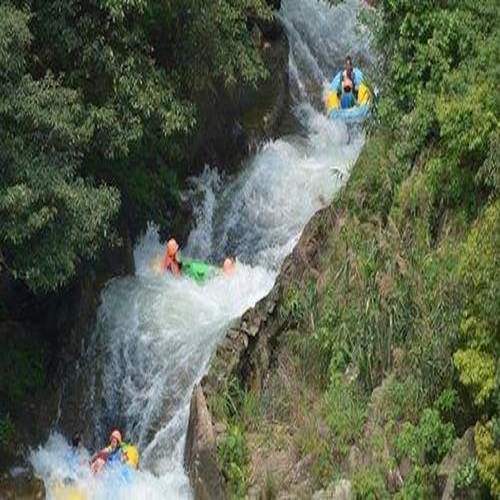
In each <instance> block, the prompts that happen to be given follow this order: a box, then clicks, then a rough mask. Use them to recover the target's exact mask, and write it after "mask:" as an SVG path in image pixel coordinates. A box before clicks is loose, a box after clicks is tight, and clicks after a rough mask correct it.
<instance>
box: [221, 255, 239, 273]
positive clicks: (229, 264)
mask: <svg viewBox="0 0 500 500" xmlns="http://www.w3.org/2000/svg"><path fill="white" fill-rule="evenodd" d="M235 271H236V263H235V261H234V259H232V258H231V257H226V258H225V259H224V264H222V272H223V273H224V274H225V275H226V276H231V275H232V274H234V272H235Z"/></svg>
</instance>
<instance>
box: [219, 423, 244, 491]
mask: <svg viewBox="0 0 500 500" xmlns="http://www.w3.org/2000/svg"><path fill="white" fill-rule="evenodd" d="M217 455H218V458H219V463H220V465H221V468H222V473H223V474H224V476H225V477H226V479H227V481H228V488H229V494H230V497H231V498H243V497H244V496H245V492H246V489H247V477H248V473H247V470H246V469H247V465H248V450H247V447H246V443H245V437H244V435H243V431H242V429H241V428H240V427H239V426H238V425H231V426H230V428H229V431H228V433H227V435H226V436H225V437H224V438H223V439H222V440H221V441H220V443H219V444H218V445H217Z"/></svg>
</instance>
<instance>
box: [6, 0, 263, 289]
mask: <svg viewBox="0 0 500 500" xmlns="http://www.w3.org/2000/svg"><path fill="white" fill-rule="evenodd" d="M270 15H271V10H270V8H269V6H268V4H267V2H266V1H265V0H237V1H234V0H233V1H229V0H217V1H214V2H206V1H204V0H173V1H169V2H154V1H148V0H132V1H130V0H91V1H80V0H69V1H67V0H55V1H49V2H46V1H36V0H30V1H27V2H26V1H15V0H12V1H3V2H1V4H0V122H1V123H2V126H1V128H0V218H1V220H2V224H1V225H0V265H1V266H2V267H6V268H7V269H8V270H9V272H10V273H11V274H12V275H13V276H14V277H15V278H18V279H21V280H23V281H25V282H26V283H27V284H28V285H29V286H30V287H31V289H32V290H34V291H37V292H46V291H50V290H54V289H57V288H58V287H60V286H61V285H64V284H66V283H68V281H69V280H71V278H72V277H73V276H74V275H75V272H76V269H77V267H78V265H79V263H80V262H81V261H82V260H84V259H89V258H93V257H95V256H96V255H97V254H98V253H99V251H100V249H101V248H102V247H103V245H104V244H113V242H115V240H116V231H115V229H116V220H117V214H118V212H119V210H120V203H124V204H126V209H127V211H128V216H129V217H131V218H133V217H134V216H135V218H136V219H138V224H144V222H145V221H147V220H148V219H155V220H157V221H158V222H159V223H161V222H165V220H166V219H167V218H168V216H169V214H171V213H172V209H173V208H175V207H176V201H177V200H176V197H178V184H179V177H182V175H183V169H185V163H186V156H187V154H188V152H189V140H190V137H192V134H193V133H194V132H195V131H196V124H197V118H198V115H197V106H196V105H197V103H198V102H199V101H200V99H201V97H200V96H201V95H202V94H203V93H205V94H208V95H210V93H212V94H213V93H214V89H216V88H217V87H222V88H224V87H225V88H229V87H231V86H234V85H235V84H236V83H237V82H238V83H241V82H244V83H247V84H255V83H256V82H257V81H258V80H259V79H260V78H262V77H263V76H264V74H265V68H264V66H263V64H262V61H261V58H260V55H259V52H258V50H257V48H256V47H255V46H254V44H253V43H252V39H251V35H250V31H249V26H251V22H252V21H253V20H255V19H268V18H269V16H270Z"/></svg>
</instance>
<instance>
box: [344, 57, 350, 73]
mask: <svg viewBox="0 0 500 500" xmlns="http://www.w3.org/2000/svg"><path fill="white" fill-rule="evenodd" d="M344 65H345V69H346V70H347V71H352V58H351V56H347V57H346V58H345V62H344Z"/></svg>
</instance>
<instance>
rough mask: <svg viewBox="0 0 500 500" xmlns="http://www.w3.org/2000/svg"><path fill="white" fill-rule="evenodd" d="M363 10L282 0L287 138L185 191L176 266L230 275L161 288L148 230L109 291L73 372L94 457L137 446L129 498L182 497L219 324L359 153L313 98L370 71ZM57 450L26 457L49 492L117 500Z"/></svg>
mask: <svg viewBox="0 0 500 500" xmlns="http://www.w3.org/2000/svg"><path fill="white" fill-rule="evenodd" d="M359 9H360V2H357V1H354V0H349V1H347V2H344V3H342V4H341V5H339V6H337V7H331V6H330V4H328V3H327V2H323V1H317V0H283V2H282V7H281V10H280V12H279V17H280V19H281V21H282V23H283V25H284V26H285V29H286V32H287V35H288V39H289V44H290V56H289V69H288V70H289V76H290V87H291V92H292V102H293V113H294V115H295V117H296V123H297V127H296V129H297V130H296V133H295V134H293V135H288V136H284V137H281V138H278V139H276V140H274V141H271V142H269V143H267V144H263V145H262V146H261V148H260V149H259V151H258V152H257V153H256V154H255V155H254V156H253V157H251V158H250V159H249V160H248V161H247V162H246V164H245V165H244V166H243V168H242V169H241V173H240V174H239V175H238V176H237V177H236V178H234V179H222V178H221V177H220V176H219V175H218V173H217V170H216V169H215V168H208V167H207V168H206V169H205V171H204V173H203V174H202V175H201V176H200V177H199V178H198V179H196V180H195V181H193V196H194V198H195V199H196V200H199V203H198V205H197V207H196V210H195V224H194V229H193V231H192V232H191V234H190V236H189V239H188V243H187V246H186V248H185V249H183V255H190V256H193V257H197V258H201V259H207V260H211V261H213V262H220V260H221V259H222V258H223V256H224V255H235V256H236V257H237V259H238V267H237V272H236V274H235V275H234V276H232V277H231V278H225V277H222V276H219V277H216V278H214V279H212V280H210V281H208V282H207V283H205V284H204V285H198V284H196V283H194V282H193V281H191V280H189V279H187V278H181V279H174V278H172V277H170V276H157V275H156V274H154V273H153V272H152V271H151V270H150V267H149V262H150V260H151V258H152V257H154V256H155V255H157V254H159V253H162V251H163V247H162V243H161V242H160V241H159V239H158V236H157V233H156V231H155V230H154V227H151V228H150V229H149V230H148V232H147V233H146V235H145V236H144V238H143V239H142V240H141V241H140V242H139V244H138V245H137V247H136V249H135V262H136V274H135V276H130V277H126V278H119V279H114V280H112V281H111V282H110V283H108V285H107V286H106V288H105V290H104V292H103V294H102V305H101V306H100V309H99V312H98V324H97V327H96V330H95V332H94V333H93V335H92V338H91V342H90V345H89V347H88V349H87V352H86V355H85V359H84V360H83V361H82V364H81V367H80V369H81V370H85V371H86V373H87V377H88V381H87V386H88V393H87V394H86V404H85V408H83V409H82V412H84V413H85V415H88V416H89V419H90V424H91V428H92V429H93V438H92V440H91V442H88V443H86V444H87V445H88V446H89V448H92V449H94V447H97V446H98V444H99V443H102V440H103V439H105V438H106V433H107V431H108V430H109V429H110V428H111V427H112V426H113V425H118V426H120V427H122V428H123V429H124V431H125V433H126V438H127V440H128V441H130V442H134V443H137V444H138V446H139V448H140V452H141V470H140V471H139V472H138V474H137V477H136V478H135V480H134V481H133V483H132V484H131V485H128V486H127V487H126V490H124V491H123V496H124V497H126V498H148V499H153V498H158V499H160V498H161V499H164V498H190V497H191V491H190V488H189V481H188V478H187V476H186V474H185V471H184V468H183V452H184V442H185V435H186V429H187V423H188V416H189V401H190V397H191V392H192V388H193V386H194V384H195V383H196V382H197V381H199V379H200V378H201V376H202V375H203V374H204V373H205V372H206V369H207V364H208V362H209V359H210V356H211V354H212V353H213V352H214V349H215V347H216V345H217V343H218V342H219V341H220V340H221V338H222V337H223V336H224V333H225V331H226V329H227V326H228V325H229V324H230V323H231V322H232V321H233V320H234V319H236V318H238V317H239V316H240V315H241V314H242V313H243V312H244V311H245V310H246V309H248V308H249V307H251V306H253V305H254V304H255V303H256V302H257V301H258V300H259V299H261V298H262V297H263V296H265V295H266V294H267V293H268V292H269V290H270V289H271V288H272V286H273V284H274V281H275V279H276V276H277V274H278V272H279V268H280V265H281V263H282V262H283V260H284V259H285V257H286V256H287V255H288V254H289V253H290V252H291V251H292V249H293V247H294V245H295V244H296V242H297V241H298V238H299V236H300V234H301V231H302V230H303V228H304V226H305V225H306V223H307V222H308V221H309V220H310V218H311V217H312V215H313V214H314V213H315V212H316V211H317V210H318V209H320V208H321V207H323V206H325V205H326V204H328V203H330V202H331V200H332V198H333V196H334V195H335V193H336V192H337V191H338V190H339V188H340V187H341V186H342V184H343V183H344V182H345V181H346V180H347V178H348V175H349V171H350V169H351V167H352V166H353V164H354V162H355V161H356V158H357V157H358V155H359V152H360V150H361V148H362V146H363V142H364V137H363V134H362V132H361V131H359V130H358V131H352V130H351V131H350V132H349V133H348V131H347V128H346V126H345V125H344V124H343V123H334V122H332V121H329V120H328V119H327V118H326V116H325V115H324V113H323V112H322V109H321V95H322V91H323V86H324V85H325V82H327V81H329V80H330V79H331V78H332V76H333V73H334V71H335V70H336V69H338V68H339V67H340V65H341V64H342V60H343V58H344V56H345V55H346V54H351V55H352V56H353V58H354V60H355V63H357V64H359V65H360V66H363V67H364V68H366V67H367V66H369V65H370V64H371V63H372V61H371V60H370V56H369V54H370V52H369V50H368V36H367V33H366V31H365V30H364V29H363V28H362V27H360V26H359V25H358V22H357V14H358V12H359ZM68 451H69V447H68V444H67V442H66V441H65V440H64V438H63V437H62V436H61V435H60V434H57V433H53V434H52V435H51V437H50V439H49V441H48V443H47V444H46V445H45V446H44V447H42V448H40V449H39V450H37V451H36V452H34V453H32V456H31V461H32V463H33V465H34V468H35V471H36V472H37V474H39V475H40V476H41V477H42V478H43V479H44V481H45V483H46V486H48V491H49V498H50V495H51V487H52V486H53V485H54V484H55V483H56V482H57V480H58V479H60V478H63V477H65V476H68V475H73V476H74V475H75V474H76V477H77V479H78V484H79V485H81V486H82V488H84V489H85V490H87V491H88V493H89V496H90V497H92V498H108V497H109V494H110V490H109V488H111V487H112V488H114V489H113V494H114V496H113V498H117V497H120V489H119V488H116V487H115V486H112V483H109V482H107V481H103V480H102V478H101V479H99V478H92V477H90V473H89V471H88V467H85V466H82V467H81V470H77V471H76V472H75V470H72V471H69V470H68V464H67V461H66V458H65V457H66V456H67V453H68Z"/></svg>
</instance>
